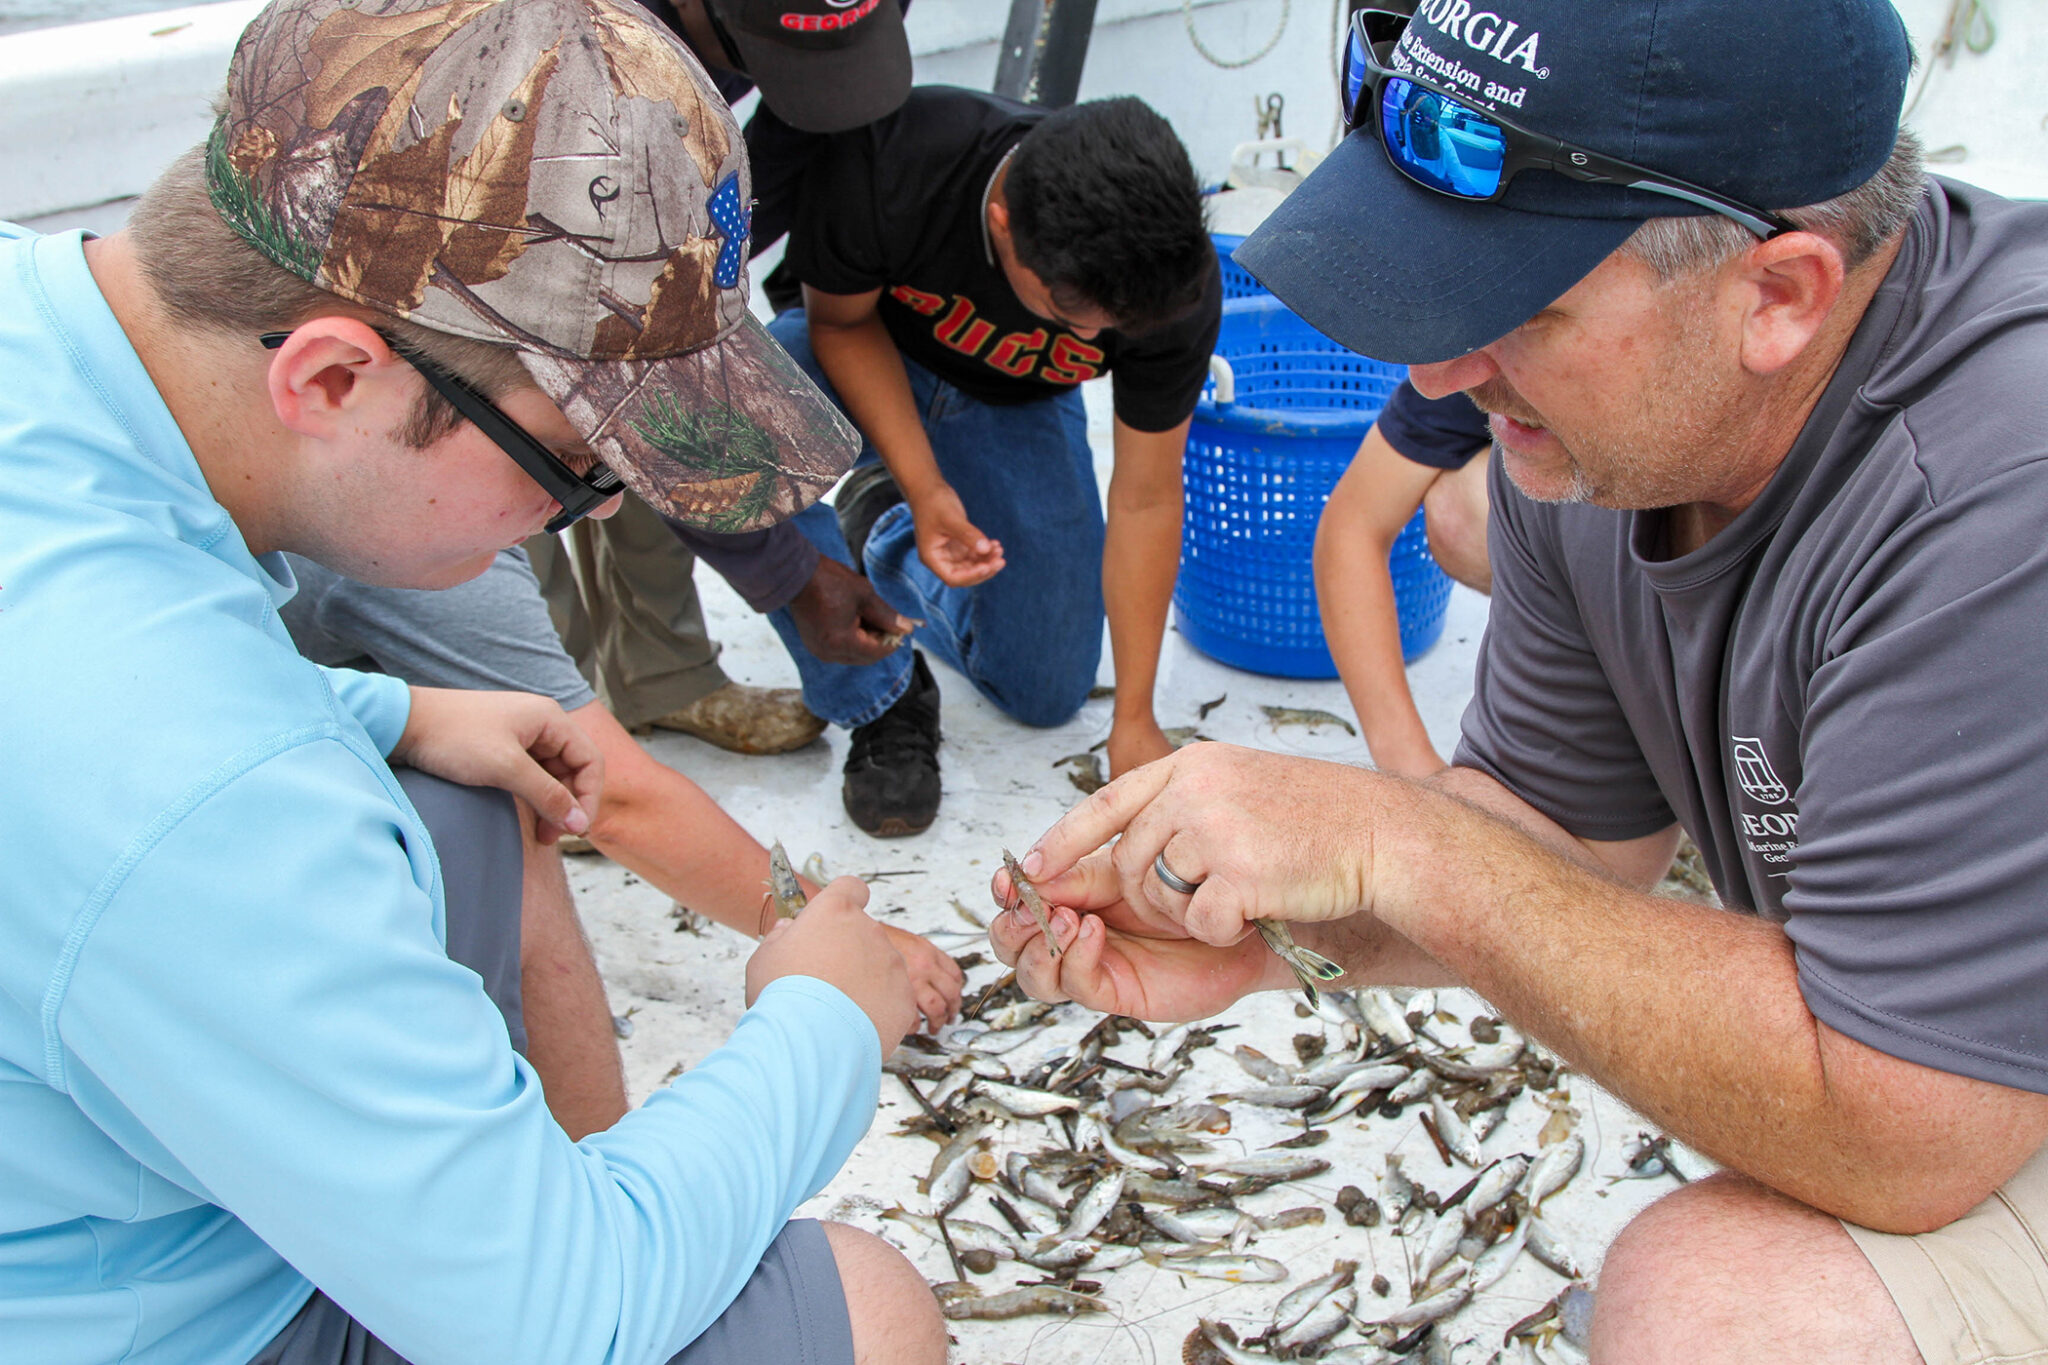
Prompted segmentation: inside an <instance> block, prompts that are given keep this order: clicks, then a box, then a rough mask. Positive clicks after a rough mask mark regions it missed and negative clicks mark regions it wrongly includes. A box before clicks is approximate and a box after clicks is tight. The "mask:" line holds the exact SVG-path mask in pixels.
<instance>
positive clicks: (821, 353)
mask: <svg viewBox="0 0 2048 1365" xmlns="http://www.w3.org/2000/svg"><path fill="white" fill-rule="evenodd" d="M810 340H811V350H812V352H813V353H814V354H815V355H816V356H817V357H818V364H819V365H820V366H822V367H823V368H824V371H825V374H826V377H828V378H829V379H831V381H832V387H833V388H835V389H837V390H838V392H839V398H840V401H841V402H843V403H845V404H846V410H847V412H848V413H849V414H850V415H851V416H852V418H853V422H854V425H855V426H857V427H859V428H860V430H861V434H862V435H863V436H865V437H867V438H868V440H869V441H870V442H871V443H873V445H874V447H875V449H876V451H878V452H879V453H880V454H881V456H882V463H884V464H886V465H887V466H888V467H889V473H890V474H891V475H893V476H894V477H895V480H896V484H897V486H898V487H899V488H901V489H902V490H903V496H904V497H905V498H908V499H909V500H910V501H912V502H916V501H917V499H918V498H919V497H920V496H922V495H923V493H924V492H925V490H926V489H928V488H929V487H931V486H932V485H933V484H934V483H939V482H943V479H942V478H941V477H940V474H939V465H938V461H937V459H936V458H934V456H933V455H932V447H931V441H930V440H929V439H928V438H927V437H926V436H925V431H924V424H923V423H922V422H920V421H919V420H918V416H917V402H916V400H915V398H913V397H912V395H911V392H910V376H909V373H908V372H907V371H905V370H904V368H903V356H902V354H901V353H900V352H898V351H897V349H896V343H895V342H894V341H893V340H891V339H890V336H889V329H888V328H887V327H886V326H885V325H883V322H882V319H881V317H880V315H879V314H874V313H870V314H868V316H866V317H865V318H863V319H861V320H860V321H858V322H855V323H852V324H834V323H828V322H825V321H823V320H821V319H819V318H818V317H816V316H815V315H814V316H812V318H811V321H810Z"/></svg>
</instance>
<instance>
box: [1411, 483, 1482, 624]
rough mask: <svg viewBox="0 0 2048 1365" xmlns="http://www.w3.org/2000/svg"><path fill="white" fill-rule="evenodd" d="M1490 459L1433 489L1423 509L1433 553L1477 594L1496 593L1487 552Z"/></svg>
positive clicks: (1436, 484) (1447, 569) (1445, 567)
mask: <svg viewBox="0 0 2048 1365" xmlns="http://www.w3.org/2000/svg"><path fill="white" fill-rule="evenodd" d="M1486 463H1487V462H1486V460H1485V459H1475V460H1473V461H1471V462H1470V463H1469V464H1467V465H1466V467H1465V468H1463V469H1460V470H1457V471H1455V472H1453V473H1450V474H1447V475H1445V476H1444V477H1442V478H1440V479H1438V480H1437V481H1436V482H1435V483H1434V484H1432V485H1431V486H1430V490H1429V493H1428V495H1427V496H1425V497H1424V498H1423V502H1422V506H1423V512H1424V516H1425V520H1426V524H1427V526H1428V528H1429V552H1430V554H1431V555H1432V556H1433V557H1434V558H1435V559H1436V562H1437V563H1438V564H1439V565H1440V566H1442V568H1443V571H1444V572H1445V573H1447V574H1449V575H1450V576H1451V577H1453V578H1455V579H1457V580H1458V581H1459V582H1460V583H1463V584H1464V585H1465V586H1466V587H1468V588H1471V589H1473V590H1474V591H1477V592H1484V593H1490V592H1492V591H1493V563H1492V561H1491V560H1490V559H1489V558H1488V557H1487V552H1486V519H1487V515H1488V511H1489V506H1488V500H1487V493H1486Z"/></svg>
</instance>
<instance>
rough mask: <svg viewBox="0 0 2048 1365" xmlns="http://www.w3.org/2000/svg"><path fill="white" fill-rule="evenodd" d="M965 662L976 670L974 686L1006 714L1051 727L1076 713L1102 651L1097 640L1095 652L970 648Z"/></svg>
mask: <svg viewBox="0 0 2048 1365" xmlns="http://www.w3.org/2000/svg"><path fill="white" fill-rule="evenodd" d="M1098 619H1100V618H1098ZM1097 629H1098V631H1099V630H1100V627H1097ZM968 663H969V666H970V667H972V668H974V669H975V671H976V673H977V674H978V676H977V678H976V685H977V686H978V687H980V688H981V690H982V692H983V693H984V694H985V695H986V696H987V697H988V699H989V700H990V701H993V702H994V703H995V704H996V705H997V706H998V707H1000V708H1001V709H1002V711H1003V714H1004V715H1006V716H1009V717H1010V718H1011V719H1012V720H1017V721H1021V722H1023V723H1024V724H1026V725H1031V726H1036V727H1038V728H1040V729H1049V728H1050V727H1052V726H1055V725H1065V724H1066V723H1067V722H1068V721H1070V720H1072V719H1073V718H1074V717H1075V716H1076V715H1079V714H1080V711H1081V707H1082V706H1083V705H1085V704H1086V703H1087V701H1088V693H1089V692H1090V691H1091V690H1092V689H1093V688H1094V686H1095V674H1096V670H1097V669H1098V668H1100V667H1101V664H1102V650H1101V647H1100V645H1099V644H1098V646H1097V647H1096V648H1095V649H1093V650H1087V649H1077V648H1071V647H1070V648H1065V649H1061V648H1056V647H1054V648H1047V649H1044V650H1039V651H1035V652H1032V653H1029V654H1021V653H1020V652H1018V651H1016V650H1014V649H1007V650H1004V651H1002V653H1001V654H999V655H996V656H994V657H992V656H991V654H990V653H989V652H988V651H986V650H978V649H970V650H969V652H968Z"/></svg>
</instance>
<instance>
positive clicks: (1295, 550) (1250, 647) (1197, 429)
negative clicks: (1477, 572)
mask: <svg viewBox="0 0 2048 1365" xmlns="http://www.w3.org/2000/svg"><path fill="white" fill-rule="evenodd" d="M1216 353H1217V354H1218V355H1220V356H1222V357H1223V358H1224V359H1225V360H1227V361H1228V362H1229V363H1230V367H1231V371H1232V374H1233V376H1234V379H1235V390H1236V392H1235V395H1234V401H1232V402H1229V403H1219V402H1218V401H1216V389H1215V381H1214V379H1213V378H1212V380H1211V381H1210V384H1209V387H1208V388H1206V389H1204V391H1203V397H1202V401H1201V402H1200V403H1199V404H1198V405H1197V406H1196V408H1195V416H1194V421H1193V423H1192V424H1191V425H1190V427H1189V431H1188V450H1187V459H1186V462H1185V464H1184V466H1183V475H1182V480H1183V484H1184V487H1185V489H1186V494H1187V522H1186V527H1185V530H1184V531H1183V533H1182V536H1181V553H1180V578H1179V581H1178V582H1177V583H1176V584H1175V586H1174V592H1173V604H1174V609H1175V614H1176V616H1177V618H1178V621H1179V625H1180V631H1181V634H1182V635H1184V636H1186V637H1187V639H1188V641H1189V642H1190V643H1191V644H1193V645H1194V646H1195V647H1196V648H1197V649H1199V650H1201V651H1202V652H1203V653H1204V654H1207V655H1209V656H1210V657H1211V658H1213V659H1216V660H1218V661H1219V662H1222V663H1226V664H1229V665H1231V666H1232V667H1235V668H1243V669H1248V670H1250V671H1252V672H1254V673H1270V674H1277V675H1279V676H1281V677H1287V678H1334V677H1336V676H1337V666H1336V664H1335V663H1334V662H1332V660H1331V658H1330V650H1329V647H1328V645H1326V644H1325V643H1324V641H1323V623H1322V618H1321V616H1320V615H1319V614H1318V612H1317V609H1316V587H1315V576H1314V569H1313V567H1312V564H1311V557H1312V555H1313V552H1314V548H1315V535H1316V522H1317V520H1318V519H1319V518H1320V517H1321V516H1322V512H1323V504H1324V503H1325V502H1326V501H1328V500H1329V496H1330V490H1331V489H1332V488H1333V487H1335V486H1336V483H1337V479H1338V477H1339V476H1340V475H1342V474H1343V472H1344V470H1345V469H1346V468H1347V467H1348V466H1349V465H1350V463H1351V457H1352V456H1353V455H1354V454H1356V453H1357V450H1358V442H1359V440H1360V439H1361V438H1362V437H1364V435H1365V433H1366V430H1367V429H1368V428H1369V427H1371V425H1372V422H1373V418H1375V417H1376V416H1378V415H1379V410H1380V407H1381V405H1382V404H1383V403H1385V402H1386V399H1387V395H1388V394H1390V393H1392V392H1393V391H1394V388H1395V386H1396V385H1398V384H1399V383H1400V382H1401V379H1402V376H1403V375H1405V374H1406V373H1407V371H1406V370H1405V369H1404V368H1403V367H1402V366H1399V365H1385V364H1381V363H1380V362H1379V361H1376V360H1367V359H1366V358H1365V357H1363V356H1359V355H1353V354H1352V353H1351V352H1349V351H1347V350H1345V349H1344V348H1343V347H1341V346H1339V345H1338V344H1337V343H1336V342H1334V341H1331V340H1330V339H1329V338H1327V337H1325V336H1323V335H1322V334H1321V333H1319V332H1317V331H1316V330H1315V329H1314V328H1312V327H1310V326H1309V325H1308V324H1307V323H1305V322H1303V321H1302V320H1301V319H1300V318H1298V317H1296V316H1295V315H1294V314H1293V313H1291V312H1289V311H1288V310H1287V308H1286V307H1285V306H1284V305H1283V304H1282V303H1281V302H1280V301H1279V300H1278V299H1276V298H1274V297H1273V296H1272V295H1270V294H1267V295H1263V296H1261V297H1256V298H1245V299H1239V300H1235V301H1232V302H1227V303H1225V304H1224V305H1223V331H1222V334H1221V335H1220V336H1219V337H1218V338H1217V341H1216ZM1389 567H1390V568H1391V569H1392V571H1393V579H1394V605H1395V608H1396V610H1397V612H1398V614H1399V617H1400V624H1401V655H1402V657H1403V659H1405V660H1408V661H1411V662H1412V661H1413V660H1415V659H1416V658H1418V657H1420V656H1421V654H1422V653H1423V651H1425V650H1427V649H1428V648H1429V647H1430V646H1431V645H1433V644H1435V643H1436V642H1437V639H1438V637H1439V636H1441V635H1442V634H1443V629H1444V604H1445V602H1447V601H1448V600H1449V598H1450V594H1451V580H1450V578H1449V577H1448V576H1446V575H1445V573H1444V571H1443V570H1442V569H1440V568H1438V567H1437V564H1436V561H1435V560H1434V559H1432V558H1431V557H1430V553H1429V539H1428V535H1427V533H1426V532H1425V531H1424V529H1423V518H1422V513H1420V512H1417V513H1416V514H1415V517H1414V518H1413V520H1411V521H1410V522H1409V523H1408V525H1407V526H1406V527H1404V528H1403V529H1402V531H1401V534H1400V536H1399V537H1398V538H1397V539H1396V540H1395V542H1394V549H1393V554H1392V558H1391V563H1390V566H1389Z"/></svg>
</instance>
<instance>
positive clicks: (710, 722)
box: [653, 682, 825, 754]
mask: <svg viewBox="0 0 2048 1365" xmlns="http://www.w3.org/2000/svg"><path fill="white" fill-rule="evenodd" d="M653 723H654V724H655V725H656V726H658V727H660V728H661V729H663V730H680V731H682V732H683V733H684V734H686V735H695V736H696V737H697V738H699V739H701V740H703V741H705V742H706V743H707V744H716V745H717V746H718V747H719V748H721V749H730V750H732V752H734V753H736V754H786V753H788V752H789V751H790V750H792V749H801V748H803V747H804V745H806V744H809V743H810V742H811V741H812V740H814V739H816V738H817V737H818V736H819V735H822V734H824V733H825V722H824V721H822V720H820V719H819V718H818V717H816V716H814V715H812V714H811V713H810V711H809V710H807V709H806V708H805V706H804V699H803V693H802V692H800V691H798V690H797V689H796V688H794V687H749V686H747V685H746V684H745V683H736V682H729V683H727V684H726V685H725V686H723V687H721V688H719V689H718V690H717V691H716V692H711V693H708V694H706V695H705V696H702V697H699V698H698V699H697V700H696V701H693V702H691V703H690V704H689V705H688V706H685V707H684V708H683V709H682V710H680V711H671V712H669V713H668V714H667V715H665V716H656V717H655V718H654V721H653Z"/></svg>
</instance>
